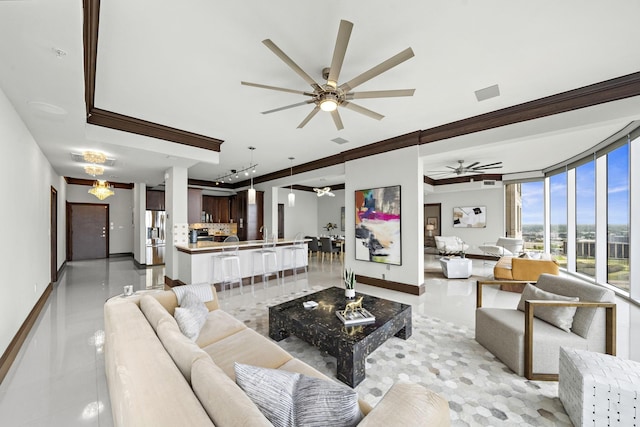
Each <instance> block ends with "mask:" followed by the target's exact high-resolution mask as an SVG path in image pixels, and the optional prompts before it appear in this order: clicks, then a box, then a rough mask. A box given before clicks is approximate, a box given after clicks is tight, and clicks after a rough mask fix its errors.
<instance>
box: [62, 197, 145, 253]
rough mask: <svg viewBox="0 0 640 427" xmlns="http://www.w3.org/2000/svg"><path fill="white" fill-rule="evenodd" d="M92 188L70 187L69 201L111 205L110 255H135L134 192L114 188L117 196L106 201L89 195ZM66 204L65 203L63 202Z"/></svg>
mask: <svg viewBox="0 0 640 427" xmlns="http://www.w3.org/2000/svg"><path fill="white" fill-rule="evenodd" d="M90 188H91V187H89V186H86V185H68V186H67V201H68V202H71V203H95V204H108V205H109V254H129V253H133V238H134V226H133V190H128V189H124V188H114V189H113V191H114V192H115V194H114V195H113V196H111V197H107V198H106V199H104V200H98V199H97V198H96V196H94V195H92V194H89V193H88V191H89V189H90ZM63 203H64V202H63Z"/></svg>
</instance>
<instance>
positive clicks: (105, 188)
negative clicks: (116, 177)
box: [89, 179, 115, 200]
mask: <svg viewBox="0 0 640 427" xmlns="http://www.w3.org/2000/svg"><path fill="white" fill-rule="evenodd" d="M111 188H112V186H111V184H109V183H108V182H107V181H104V180H102V179H99V180H97V181H96V182H94V183H93V187H91V189H89V194H93V195H94V196H96V197H97V198H98V199H100V200H104V199H106V198H107V197H109V196H113V195H114V194H115V193H114V191H113V190H112V189H111Z"/></svg>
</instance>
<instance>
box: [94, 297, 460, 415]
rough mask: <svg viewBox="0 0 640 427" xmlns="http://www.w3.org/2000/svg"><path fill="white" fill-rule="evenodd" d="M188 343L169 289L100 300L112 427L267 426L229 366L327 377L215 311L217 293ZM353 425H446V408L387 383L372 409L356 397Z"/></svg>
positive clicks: (422, 393)
mask: <svg viewBox="0 0 640 427" xmlns="http://www.w3.org/2000/svg"><path fill="white" fill-rule="evenodd" d="M213 297H214V298H213V300H212V301H210V302H207V303H206V305H207V308H208V309H209V313H208V315H207V320H206V323H205V324H204V326H203V327H202V329H201V331H200V335H199V336H198V338H197V339H196V341H195V342H194V341H192V340H190V339H188V338H187V337H185V336H184V335H183V334H182V333H181V332H180V329H179V327H178V325H177V323H176V321H175V319H174V317H173V313H174V309H175V308H176V307H177V306H178V301H177V298H176V296H175V293H174V292H172V291H159V292H158V291H156V292H149V293H143V294H142V295H134V296H131V297H127V298H123V297H120V296H118V297H114V298H112V299H110V300H109V301H107V302H106V304H105V307H104V316H105V319H104V320H105V369H106V375H107V384H108V387H109V395H110V398H111V407H112V412H113V420H114V425H115V426H126V427H135V426H153V427H162V426H171V427H174V426H212V425H215V426H270V425H271V424H270V423H269V421H268V420H267V418H265V416H264V415H263V414H262V412H261V411H260V410H259V409H258V407H257V406H256V405H254V403H253V402H252V401H251V399H249V397H248V396H247V395H246V394H245V393H244V391H243V390H242V389H241V388H240V387H239V386H238V385H236V382H235V371H234V363H235V362H238V363H243V364H247V365H255V366H260V367H265V368H272V369H282V370H286V371H290V372H298V373H301V374H304V375H308V376H313V377H318V378H324V379H327V380H328V381H333V380H331V379H329V378H328V377H326V376H325V375H323V374H322V373H320V372H319V371H317V370H315V369H314V368H312V367H311V366H309V365H307V364H305V363H304V362H302V361H300V360H299V359H296V358H294V357H292V356H291V355H290V354H289V353H287V352H286V351H284V350H283V349H281V348H280V347H279V346H278V345H277V344H275V343H274V342H273V341H271V340H270V339H268V338H266V337H263V336H262V335H260V334H258V333H257V332H255V331H254V330H252V329H250V328H247V327H246V326H245V325H244V324H243V323H242V322H240V321H239V320H237V319H235V318H234V317H232V316H231V315H229V314H228V313H226V312H225V311H223V310H221V309H219V306H218V301H217V295H216V293H215V290H213ZM359 405H360V409H361V410H362V413H363V414H364V415H365V416H364V418H363V419H362V421H361V422H360V423H359V424H358V425H359V426H379V425H385V426H391V425H399V426H400V425H401V426H403V427H408V426H414V425H415V426H418V425H420V426H423V425H429V426H448V425H450V418H449V406H448V403H447V401H446V400H445V399H443V398H442V397H441V396H439V395H438V394H436V393H434V392H432V391H430V390H428V389H426V388H424V387H422V386H421V385H418V384H406V383H398V384H395V385H394V386H393V387H392V388H391V389H390V390H389V392H388V393H387V394H386V395H385V396H384V397H383V398H382V400H381V401H380V402H379V403H378V405H376V407H375V408H373V409H372V408H371V407H370V406H369V405H368V404H367V403H366V402H364V401H363V400H360V401H359Z"/></svg>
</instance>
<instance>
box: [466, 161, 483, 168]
mask: <svg viewBox="0 0 640 427" xmlns="http://www.w3.org/2000/svg"><path fill="white" fill-rule="evenodd" d="M479 164H480V162H475V163H471V164H470V165H469V166H465V168H466V169H471V168H472V167H474V166H475V165H479Z"/></svg>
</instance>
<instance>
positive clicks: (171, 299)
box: [151, 285, 220, 316]
mask: <svg viewBox="0 0 640 427" xmlns="http://www.w3.org/2000/svg"><path fill="white" fill-rule="evenodd" d="M212 286H213V285H212ZM212 291H213V300H211V301H207V302H206V303H205V305H206V306H207V309H208V310H209V311H212V310H217V309H218V308H220V306H219V305H218V294H217V293H216V292H215V290H214V289H213V288H212ZM151 296H152V297H153V298H155V299H157V300H158V302H159V303H160V304H161V305H162V306H163V307H164V308H165V309H166V310H167V311H168V312H169V314H170V315H172V316H173V311H174V310H175V308H176V307H178V305H179V304H178V298H177V297H176V294H175V292H173V291H164V292H159V293H154V294H153V295H151Z"/></svg>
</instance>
